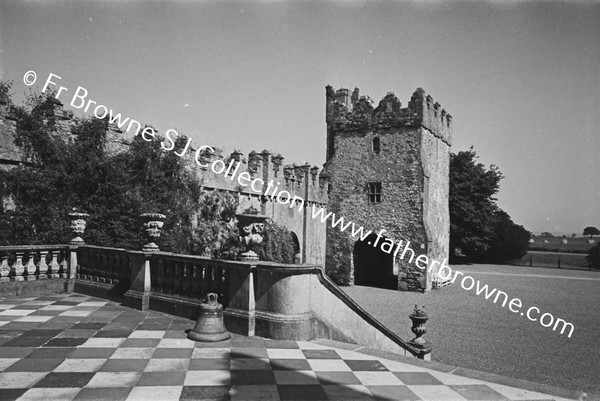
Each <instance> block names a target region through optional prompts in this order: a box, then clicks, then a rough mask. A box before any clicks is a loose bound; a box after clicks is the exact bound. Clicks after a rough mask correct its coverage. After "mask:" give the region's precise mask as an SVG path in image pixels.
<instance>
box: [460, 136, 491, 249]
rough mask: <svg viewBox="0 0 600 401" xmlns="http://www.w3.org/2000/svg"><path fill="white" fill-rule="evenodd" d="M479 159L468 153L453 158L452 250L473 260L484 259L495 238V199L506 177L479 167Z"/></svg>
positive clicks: (481, 166)
mask: <svg viewBox="0 0 600 401" xmlns="http://www.w3.org/2000/svg"><path fill="white" fill-rule="evenodd" d="M476 159H477V155H476V153H475V151H474V150H473V148H472V147H471V148H470V149H469V150H468V151H462V152H459V153H458V154H451V155H450V198H449V207H450V249H451V253H452V255H454V254H455V253H454V252H455V250H456V249H457V248H459V249H460V250H461V251H462V254H464V255H467V256H470V257H480V256H482V255H483V254H484V253H485V252H486V251H487V250H488V248H489V247H490V243H491V240H492V238H493V237H494V213H495V212H496V210H497V209H498V208H497V206H496V198H495V197H494V196H495V195H496V193H497V192H498V189H499V183H500V180H501V179H502V174H501V173H500V171H499V170H498V168H497V167H496V166H494V165H491V166H490V167H489V169H486V168H485V166H484V165H483V164H481V163H476Z"/></svg>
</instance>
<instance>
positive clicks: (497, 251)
mask: <svg viewBox="0 0 600 401" xmlns="http://www.w3.org/2000/svg"><path fill="white" fill-rule="evenodd" d="M494 220H495V221H494V237H493V238H492V241H491V244H490V246H489V248H488V250H487V251H486V252H485V254H484V255H483V260H484V261H487V262H495V263H502V262H506V261H509V260H513V259H520V258H522V257H523V256H525V255H526V254H527V249H528V248H529V239H530V238H531V233H530V232H529V231H527V230H526V229H525V228H523V226H520V225H517V224H515V223H513V221H512V219H511V218H510V216H509V215H508V214H507V213H506V212H504V211H503V210H498V211H496V213H495V216H494Z"/></svg>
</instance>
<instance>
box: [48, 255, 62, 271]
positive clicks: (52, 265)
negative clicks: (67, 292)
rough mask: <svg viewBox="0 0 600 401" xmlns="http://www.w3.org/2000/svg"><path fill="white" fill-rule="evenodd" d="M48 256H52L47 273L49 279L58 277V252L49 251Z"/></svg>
mask: <svg viewBox="0 0 600 401" xmlns="http://www.w3.org/2000/svg"><path fill="white" fill-rule="evenodd" d="M50 254H51V255H52V261H51V262H50V266H49V268H48V273H49V275H50V276H51V277H58V271H59V269H60V265H59V264H58V251H50Z"/></svg>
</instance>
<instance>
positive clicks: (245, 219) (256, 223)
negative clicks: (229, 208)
mask: <svg viewBox="0 0 600 401" xmlns="http://www.w3.org/2000/svg"><path fill="white" fill-rule="evenodd" d="M235 217H236V218H237V221H238V229H239V231H240V242H241V243H242V247H243V248H244V251H243V252H242V253H241V254H240V260H244V261H252V260H258V255H257V254H256V252H254V251H253V250H252V249H253V248H254V247H255V246H256V245H258V244H260V243H262V242H263V229H264V226H265V220H266V219H267V216H265V215H261V214H236V215H235Z"/></svg>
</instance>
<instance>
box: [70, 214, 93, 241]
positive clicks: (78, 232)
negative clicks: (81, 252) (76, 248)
mask: <svg viewBox="0 0 600 401" xmlns="http://www.w3.org/2000/svg"><path fill="white" fill-rule="evenodd" d="M88 217H90V215H89V214H87V213H80V212H76V211H74V212H72V213H69V218H70V219H71V227H70V228H71V233H72V235H73V239H72V240H71V244H73V245H83V244H85V241H83V238H81V236H82V235H83V233H84V232H85V226H86V219H87V218H88Z"/></svg>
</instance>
